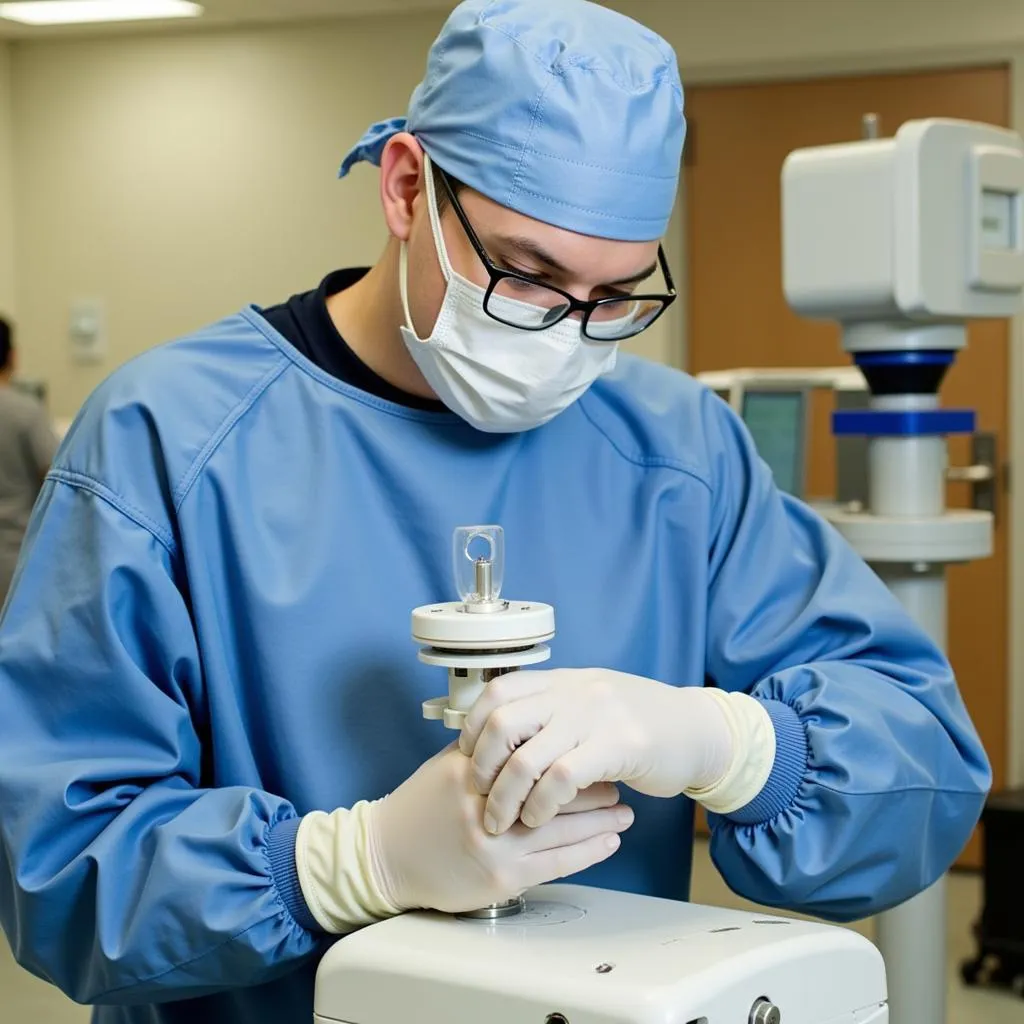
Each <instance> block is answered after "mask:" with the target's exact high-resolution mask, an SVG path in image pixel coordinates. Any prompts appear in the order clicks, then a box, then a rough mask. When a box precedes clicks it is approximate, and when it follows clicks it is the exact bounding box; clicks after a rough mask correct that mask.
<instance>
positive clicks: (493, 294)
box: [439, 171, 676, 342]
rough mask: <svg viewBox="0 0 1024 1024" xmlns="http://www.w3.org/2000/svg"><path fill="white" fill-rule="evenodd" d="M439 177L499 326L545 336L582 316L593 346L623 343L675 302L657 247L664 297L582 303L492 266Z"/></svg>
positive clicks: (486, 304)
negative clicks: (484, 279) (479, 270)
mask: <svg viewBox="0 0 1024 1024" xmlns="http://www.w3.org/2000/svg"><path fill="white" fill-rule="evenodd" d="M439 177H440V178H441V181H442V183H443V184H444V189H445V192H446V193H447V194H448V200H449V202H450V203H451V204H452V209H453V210H454V211H455V214H456V216H457V217H458V218H459V222H460V223H461V224H462V227H463V230H464V231H465V232H466V236H467V237H468V238H469V241H470V244H471V245H472V246H473V248H474V250H476V254H477V256H479V257H480V262H481V263H483V265H484V269H485V270H486V271H487V275H488V277H489V278H490V283H489V285H488V287H487V292H486V294H485V295H484V310H485V311H486V313H487V315H488V316H490V317H492V318H493V319H494V320H497V321H498V322H499V323H503V324H507V325H508V326H509V327H517V328H519V329H520V330H523V331H544V330H547V329H548V328H549V327H553V326H554V325H555V324H557V323H560V322H561V321H562V320H564V319H565V318H566V317H568V316H572V315H573V313H582V314H583V316H582V326H581V329H582V331H583V336H584V337H586V338H589V339H590V340H591V341H606V342H615V341H625V340H626V339H627V338H632V337H635V336H636V335H637V334H639V333H640V332H641V331H645V330H647V328H648V327H650V326H651V324H653V323H654V321H655V320H657V319H658V317H660V316H661V314H662V313H664V312H665V310H666V309H668V307H669V306H671V305H672V303H673V302H674V301H675V299H676V289H675V284H674V283H673V281H672V274H671V272H670V271H669V268H668V260H666V258H665V251H664V249H663V248H662V247H661V246H660V245H659V246H658V263H659V265H660V266H661V272H662V273H663V274H664V275H665V284H666V286H667V287H668V292H667V294H664V295H622V296H612V297H610V298H606V299H591V300H590V301H588V302H581V301H580V300H579V299H577V298H575V297H574V296H572V295H570V294H569V293H568V292H564V291H562V289H561V288H556V287H554V285H550V284H544V283H543V282H541V281H538V280H536V279H535V278H532V277H529V276H527V275H526V274H520V273H517V272H516V271H514V270H503V269H501V268H500V267H497V266H495V265H494V262H493V261H492V260H491V258H490V257H489V256H488V255H487V251H486V250H485V249H484V247H483V245H482V243H481V242H480V239H479V238H478V237H477V234H476V232H475V231H474V230H473V226H472V225H471V224H470V223H469V218H468V217H467V216H466V211H465V210H464V209H463V208H462V204H461V203H460V202H459V200H458V197H457V196H456V194H455V189H454V188H452V185H451V182H450V181H449V180H448V175H447V174H445V173H444V172H443V171H441V173H440V175H439Z"/></svg>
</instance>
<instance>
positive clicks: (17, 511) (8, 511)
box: [0, 386, 57, 601]
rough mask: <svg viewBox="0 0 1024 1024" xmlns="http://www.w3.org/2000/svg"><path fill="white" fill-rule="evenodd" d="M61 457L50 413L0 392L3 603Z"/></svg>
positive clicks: (0, 570) (20, 397)
mask: <svg viewBox="0 0 1024 1024" xmlns="http://www.w3.org/2000/svg"><path fill="white" fill-rule="evenodd" d="M56 451H57V438H56V436H55V435H54V433H53V428H52V427H51V426H50V420H49V417H48V416H47V414H46V409H44V408H43V406H42V405H40V404H39V402H37V401H36V400H35V399H34V398H30V397H29V396H28V395H24V394H22V393H21V392H19V391H15V390H14V389H13V388H10V387H2V386H0V601H2V600H3V599H4V597H6V595H7V590H8V588H9V586H10V583H11V577H12V576H13V575H14V567H15V565H16V564H17V561H18V552H19V550H20V548H21V541H22V538H23V537H24V536H25V528H26V527H27V526H28V519H29V515H30V514H31V512H32V506H33V505H34V504H35V500H36V498H37V497H38V495H39V488H40V485H41V483H42V480H43V477H44V476H45V475H46V472H47V470H48V469H49V468H50V463H51V462H52V461H53V456H54V454H55V453H56Z"/></svg>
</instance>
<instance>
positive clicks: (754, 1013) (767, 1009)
mask: <svg viewBox="0 0 1024 1024" xmlns="http://www.w3.org/2000/svg"><path fill="white" fill-rule="evenodd" d="M750 1024H782V1012H781V1011H780V1010H779V1008H778V1007H777V1006H776V1005H775V1004H774V1003H773V1002H772V1001H771V1000H770V999H764V998H762V999H758V1001H757V1002H756V1003H754V1007H753V1009H752V1010H751V1011H750Z"/></svg>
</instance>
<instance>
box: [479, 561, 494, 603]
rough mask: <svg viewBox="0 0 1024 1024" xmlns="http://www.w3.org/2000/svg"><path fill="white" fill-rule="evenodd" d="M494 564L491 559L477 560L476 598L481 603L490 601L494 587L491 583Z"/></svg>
mask: <svg viewBox="0 0 1024 1024" xmlns="http://www.w3.org/2000/svg"><path fill="white" fill-rule="evenodd" d="M491 569H492V563H491V560H490V559H489V558H478V559H477V560H476V596H477V597H478V598H479V599H480V600H481V601H490V600H491V593H492V591H493V589H494V588H493V585H492V583H491Z"/></svg>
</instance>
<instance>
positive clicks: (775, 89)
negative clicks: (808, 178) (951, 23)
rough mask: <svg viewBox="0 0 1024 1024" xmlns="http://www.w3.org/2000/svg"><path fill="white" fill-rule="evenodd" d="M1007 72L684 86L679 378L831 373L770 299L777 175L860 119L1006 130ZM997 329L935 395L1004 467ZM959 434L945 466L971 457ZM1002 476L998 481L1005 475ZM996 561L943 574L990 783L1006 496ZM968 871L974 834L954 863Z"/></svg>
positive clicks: (819, 455) (818, 457) (836, 352)
mask: <svg viewBox="0 0 1024 1024" xmlns="http://www.w3.org/2000/svg"><path fill="white" fill-rule="evenodd" d="M1009 95H1010V78H1009V71H1008V69H1007V68H1005V67H983V68H972V69H957V70H949V71H930V72H923V73H912V74H899V75H893V74H887V75H872V76H860V77H843V78H827V79H817V80H807V81H794V82H775V83H769V84H758V85H740V86H716V87H705V88H700V87H698V88H693V89H690V90H689V92H688V95H687V106H688V116H689V118H690V119H691V123H692V124H693V136H692V150H691V152H690V155H689V158H688V161H687V167H686V171H685V180H686V201H687V231H688V238H687V252H688V268H687V270H688V273H689V311H688V315H689V332H688V345H689V356H688V358H689V366H688V369H689V371H690V372H691V373H698V372H701V371H704V370H717V369H727V368H730V367H740V366H830V365H844V364H846V363H847V362H848V361H849V357H848V356H846V355H845V354H844V353H843V351H842V349H841V348H840V345H839V332H838V328H836V327H835V326H833V325H829V324H820V323H812V322H810V321H807V320H802V319H800V318H798V317H797V316H795V315H794V314H793V313H792V312H791V311H790V310H789V308H788V307H787V305H786V302H785V298H784V297H783V293H782V269H781V263H782V258H781V229H780V202H779V176H780V172H781V168H782V162H783V160H784V159H785V157H786V155H787V154H788V153H789V152H791V151H792V150H794V149H798V148H800V147H804V146H819V145H824V144H828V143H835V142H847V141H851V140H855V139H858V138H860V137H861V118H862V115H863V114H865V113H869V112H870V113H876V114H878V115H879V117H880V123H881V134H882V135H891V134H893V133H894V132H895V130H896V129H897V128H898V127H899V126H900V125H901V124H902V123H903V122H904V121H908V120H911V119H915V118H923V117H956V118H963V119H966V120H971V121H982V122H986V123H988V124H995V125H1004V126H1005V125H1007V124H1009V116H1010V110H1009V106H1010V104H1009ZM1008 341H1009V327H1008V324H1007V323H1006V322H1004V321H997V322H987V323H975V324H972V325H971V327H970V336H969V344H968V348H967V351H966V352H964V353H962V354H961V355H960V357H959V358H958V360H957V364H956V367H955V368H954V370H953V371H952V372H951V373H950V375H949V377H948V379H947V381H946V384H945V386H944V387H943V391H942V396H943V403H944V404H945V405H947V406H956V407H967V408H974V409H976V410H977V411H978V429H979V430H983V431H992V432H994V433H995V434H996V435H997V438H998V451H999V460H1000V462H1001V463H1003V464H1005V463H1006V460H1007V452H1008V447H1007V446H1008V444H1009V432H1008V410H1007V381H1008V379H1009V372H1008V371H1009V353H1008ZM829 405H830V401H829V399H828V398H827V397H825V396H822V398H821V400H820V401H817V402H816V404H815V409H814V414H813V417H812V423H813V439H812V444H811V453H810V460H811V466H810V472H809V493H810V494H811V495H814V496H817V495H822V496H827V495H830V494H832V493H833V489H834V487H833V481H834V443H833V440H832V438H831V437H830V433H829V413H830V411H831V409H830V408H829ZM969 449H970V444H969V441H968V439H966V438H957V439H953V440H952V441H951V444H950V462H951V464H953V465H966V464H967V463H968V462H969V461H970V450H969ZM1004 479H1005V477H1004ZM969 498H970V495H969V492H968V487H967V485H965V484H957V485H955V486H954V485H951V486H950V489H949V504H950V506H951V507H967V504H968V502H969ZM997 502H998V507H997V518H996V538H995V556H994V557H993V558H990V559H988V560H987V561H983V562H977V563H974V564H972V565H967V566H957V567H953V568H951V569H950V571H949V590H950V604H949V655H950V658H951V660H952V662H953V666H954V668H955V669H956V671H957V676H958V678H959V681H960V686H961V689H962V691H963V694H964V697H965V699H966V702H967V705H968V707H969V709H970V712H971V715H972V717H973V719H974V722H975V724H976V725H977V727H978V730H979V732H980V733H981V737H982V740H983V741H984V744H985V748H986V750H987V751H988V754H989V757H990V758H991V760H992V764H993V768H994V771H995V781H996V786H997V787H998V786H1000V785H1002V783H1003V780H1004V778H1005V771H1006V761H1007V746H1008V741H1007V721H1008V680H1007V655H1008V636H1007V608H1008V597H1009V594H1008V585H1009V574H1008V556H1009V546H1008V541H1009V519H1010V517H1009V494H1008V492H1007V490H1006V488H1005V487H1000V489H999V493H998V496H997ZM960 863H961V865H963V866H977V865H978V864H979V863H980V845H979V844H978V841H977V836H975V838H974V840H972V842H971V844H970V846H969V847H968V849H967V850H966V851H965V853H964V856H963V858H962V859H961V862H960Z"/></svg>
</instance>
